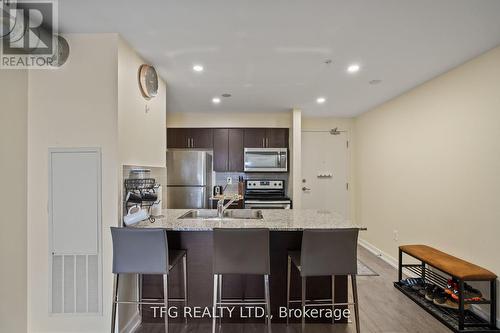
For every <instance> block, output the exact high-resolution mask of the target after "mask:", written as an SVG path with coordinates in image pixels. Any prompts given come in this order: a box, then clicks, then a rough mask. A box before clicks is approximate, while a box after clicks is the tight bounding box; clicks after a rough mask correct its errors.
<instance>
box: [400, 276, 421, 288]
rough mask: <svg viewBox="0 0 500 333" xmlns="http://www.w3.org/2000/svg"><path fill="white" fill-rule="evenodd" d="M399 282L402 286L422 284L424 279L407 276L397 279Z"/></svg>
mask: <svg viewBox="0 0 500 333" xmlns="http://www.w3.org/2000/svg"><path fill="white" fill-rule="evenodd" d="M399 283H401V284H402V285H403V286H406V287H411V286H415V285H421V284H423V283H424V280H423V279H422V278H407V279H403V280H401V281H399Z"/></svg>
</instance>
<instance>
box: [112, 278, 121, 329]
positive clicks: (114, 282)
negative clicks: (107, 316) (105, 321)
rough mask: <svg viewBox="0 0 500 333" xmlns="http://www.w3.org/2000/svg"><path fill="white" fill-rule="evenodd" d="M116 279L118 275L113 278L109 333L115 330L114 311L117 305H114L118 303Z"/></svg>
mask: <svg viewBox="0 0 500 333" xmlns="http://www.w3.org/2000/svg"><path fill="white" fill-rule="evenodd" d="M118 278H119V274H115V276H114V277H113V303H112V305H113V309H112V310H111V333H115V329H116V310H117V306H118V304H117V303H116V302H117V301H118Z"/></svg>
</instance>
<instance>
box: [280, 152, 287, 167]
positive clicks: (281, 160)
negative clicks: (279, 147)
mask: <svg viewBox="0 0 500 333" xmlns="http://www.w3.org/2000/svg"><path fill="white" fill-rule="evenodd" d="M285 156H286V154H285V153H279V154H278V166H279V167H280V168H284V167H285V164H286V157H285Z"/></svg>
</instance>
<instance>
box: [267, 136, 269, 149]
mask: <svg viewBox="0 0 500 333" xmlns="http://www.w3.org/2000/svg"><path fill="white" fill-rule="evenodd" d="M266 148H269V138H266Z"/></svg>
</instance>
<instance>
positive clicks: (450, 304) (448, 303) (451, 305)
mask: <svg viewBox="0 0 500 333" xmlns="http://www.w3.org/2000/svg"><path fill="white" fill-rule="evenodd" d="M444 295H447V294H446V293H444ZM432 302H433V303H434V304H436V305H438V306H441V307H443V308H448V309H454V310H458V303H457V302H455V301H453V300H452V299H450V298H449V297H446V296H444V297H437V298H435V299H434V300H433V301H432ZM469 308H470V306H469V304H465V305H464V309H465V310H468V309H469Z"/></svg>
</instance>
